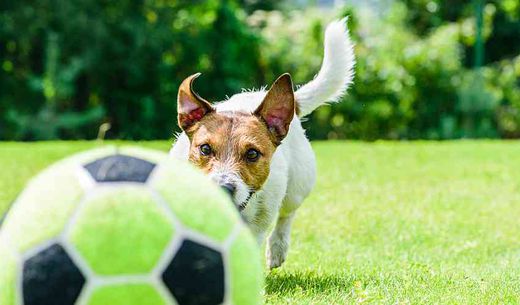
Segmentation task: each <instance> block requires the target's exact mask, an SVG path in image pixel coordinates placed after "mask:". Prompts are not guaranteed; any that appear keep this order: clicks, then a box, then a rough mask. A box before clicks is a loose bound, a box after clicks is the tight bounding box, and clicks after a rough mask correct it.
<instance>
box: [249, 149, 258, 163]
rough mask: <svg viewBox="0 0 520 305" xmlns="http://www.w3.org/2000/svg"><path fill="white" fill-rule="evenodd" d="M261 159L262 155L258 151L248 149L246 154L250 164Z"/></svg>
mask: <svg viewBox="0 0 520 305" xmlns="http://www.w3.org/2000/svg"><path fill="white" fill-rule="evenodd" d="M258 158H260V153H259V152H258V150H256V149H252V148H251V149H248V150H247V152H246V159H247V161H249V162H255V161H257V160H258Z"/></svg>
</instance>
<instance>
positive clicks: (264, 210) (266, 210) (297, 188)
mask: <svg viewBox="0 0 520 305" xmlns="http://www.w3.org/2000/svg"><path fill="white" fill-rule="evenodd" d="M346 23H347V20H346V18H345V19H343V20H337V21H334V22H332V23H330V24H329V25H328V26H327V29H326V31H325V42H324V48H325V49H324V57H323V62H322V66H321V68H320V71H319V72H318V74H317V75H316V77H315V78H314V79H313V80H312V81H310V82H309V83H307V84H305V85H303V86H301V87H299V88H298V89H297V90H296V91H293V84H292V80H291V76H290V75H289V74H283V75H281V76H280V77H279V78H278V79H277V80H276V81H275V82H274V83H273V84H272V86H271V87H270V89H269V90H267V91H266V90H262V89H261V90H259V91H245V92H242V93H238V94H235V95H233V96H232V97H231V98H229V99H227V100H225V101H223V102H219V103H216V104H214V105H212V104H210V103H209V102H208V101H206V100H205V99H204V98H202V97H200V96H199V95H198V94H197V93H196V92H195V91H194V90H193V88H192V84H193V81H194V80H195V79H196V78H197V77H198V76H199V75H200V73H197V74H194V75H191V76H189V77H188V78H186V79H185V80H184V81H183V82H182V83H181V85H180V87H179V91H178V99H177V110H178V117H177V120H178V125H179V127H180V128H181V129H182V130H183V131H182V133H180V134H179V135H178V136H177V141H175V143H174V145H173V147H172V149H171V151H170V154H171V156H173V157H174V158H177V159H181V160H188V161H189V162H191V163H192V164H194V165H195V166H196V167H198V168H200V169H201V170H202V171H203V172H205V173H206V174H208V175H209V176H210V177H211V178H212V180H213V181H215V182H216V183H217V184H218V185H219V186H221V187H222V188H223V189H224V190H225V191H226V192H227V193H229V195H230V196H231V198H232V199H233V202H234V204H235V205H236V206H237V208H238V210H239V211H240V214H241V215H242V218H243V219H244V220H245V222H246V223H247V224H248V225H249V227H250V228H251V231H252V232H253V234H254V235H255V237H256V238H257V240H258V242H259V243H260V244H262V243H263V242H264V239H265V237H266V234H267V233H268V232H269V230H270V228H271V227H272V226H273V224H274V223H275V222H276V224H275V226H274V229H273V230H272V232H271V234H270V236H269V238H268V240H267V247H266V259H267V266H268V267H269V268H270V269H273V268H277V267H280V266H281V265H282V264H283V262H284V261H285V259H286V257H287V252H288V249H289V239H290V230H291V223H292V221H293V219H294V216H295V213H296V210H297V209H298V208H299V207H300V206H301V204H302V202H303V201H304V199H305V198H306V197H307V196H308V195H309V193H310V192H311V190H312V188H313V187H314V184H315V181H316V161H315V156H314V152H313V151H312V147H311V144H310V142H309V140H308V139H307V138H306V136H305V130H304V129H303V127H302V125H301V118H303V117H305V116H306V115H308V114H310V113H311V112H312V111H313V110H314V109H316V108H318V107H319V106H321V105H323V104H326V103H328V102H337V101H339V100H340V98H341V97H342V96H343V94H344V93H345V92H346V90H347V89H348V87H349V86H350V84H351V83H352V79H353V76H354V64H355V57H354V52H353V44H352V42H351V39H350V36H349V32H348V29H347V26H346Z"/></svg>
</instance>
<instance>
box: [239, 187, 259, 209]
mask: <svg viewBox="0 0 520 305" xmlns="http://www.w3.org/2000/svg"><path fill="white" fill-rule="evenodd" d="M254 194H255V192H254V191H250V192H249V196H247V198H246V200H244V202H242V203H241V204H239V205H238V210H239V211H240V212H242V211H243V210H244V209H245V208H246V207H247V204H248V203H249V200H250V199H251V197H253V195H254Z"/></svg>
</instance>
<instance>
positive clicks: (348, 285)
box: [266, 270, 360, 295]
mask: <svg viewBox="0 0 520 305" xmlns="http://www.w3.org/2000/svg"><path fill="white" fill-rule="evenodd" d="M359 280H360V279H359V278H354V277H353V276H349V275H337V274H319V273H316V272H313V271H298V272H294V273H283V272H279V271H277V270H275V271H273V272H271V273H269V274H268V275H267V278H266V293H267V294H284V295H287V294H294V293H298V292H300V291H305V293H311V294H328V293H330V291H342V292H345V291H352V289H353V288H354V286H355V285H356V282H358V281H359Z"/></svg>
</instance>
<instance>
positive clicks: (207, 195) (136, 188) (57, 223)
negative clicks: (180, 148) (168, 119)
mask: <svg viewBox="0 0 520 305" xmlns="http://www.w3.org/2000/svg"><path fill="white" fill-rule="evenodd" d="M262 284H263V283H262V267H261V260H260V255H259V250H258V249H257V245H256V242H255V240H254V239H253V237H252V236H251V234H250V232H249V231H248V229H247V228H246V227H245V225H244V224H243V222H242V221H241V220H240V217H239V215H238V213H237V211H236V210H235V208H234V206H233V205H232V203H231V202H230V200H229V198H228V197H227V195H226V194H225V193H224V192H223V191H221V190H220V189H219V188H218V187H217V186H215V185H213V183H212V182H211V181H209V180H207V178H206V177H205V176H204V175H202V174H200V173H198V172H197V171H196V170H195V169H192V168H191V166H190V165H188V164H184V163H182V162H180V161H173V160H170V159H169V158H168V156H167V155H166V154H164V153H159V152H155V151H151V150H144V149H138V148H131V147H119V148H116V147H106V148H100V149H95V150H92V151H89V152H86V153H81V154H79V155H76V156H73V157H71V158H68V159H65V160H63V161H60V162H58V163H56V164H55V165H53V166H51V167H50V168H48V169H46V170H45V171H44V172H42V173H41V174H39V175H38V176H37V177H36V178H34V179H33V180H32V181H31V182H30V183H29V184H28V186H27V187H26V189H25V190H24V191H23V192H22V193H21V194H20V196H19V197H18V199H17V200H16V201H15V202H14V204H13V205H12V207H11V209H10V211H9V212H8V214H7V217H6V219H5V221H4V223H3V224H2V227H1V228H0V305H173V304H176V305H196V304H200V305H203V304H207V305H216V304H233V305H249V304H251V305H253V304H260V303H261V290H262Z"/></svg>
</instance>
